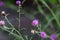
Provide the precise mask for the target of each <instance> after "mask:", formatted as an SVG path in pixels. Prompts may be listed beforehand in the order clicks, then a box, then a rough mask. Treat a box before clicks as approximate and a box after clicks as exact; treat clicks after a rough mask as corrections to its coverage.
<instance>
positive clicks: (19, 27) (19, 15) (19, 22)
mask: <svg viewBox="0 0 60 40" xmlns="http://www.w3.org/2000/svg"><path fill="white" fill-rule="evenodd" d="M19 29H20V6H19Z"/></svg>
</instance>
